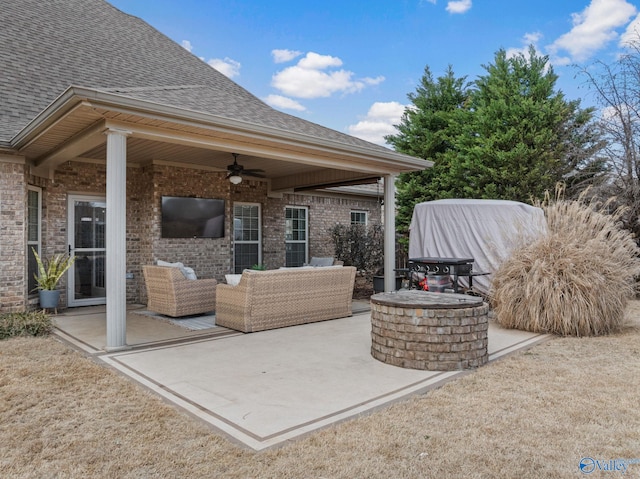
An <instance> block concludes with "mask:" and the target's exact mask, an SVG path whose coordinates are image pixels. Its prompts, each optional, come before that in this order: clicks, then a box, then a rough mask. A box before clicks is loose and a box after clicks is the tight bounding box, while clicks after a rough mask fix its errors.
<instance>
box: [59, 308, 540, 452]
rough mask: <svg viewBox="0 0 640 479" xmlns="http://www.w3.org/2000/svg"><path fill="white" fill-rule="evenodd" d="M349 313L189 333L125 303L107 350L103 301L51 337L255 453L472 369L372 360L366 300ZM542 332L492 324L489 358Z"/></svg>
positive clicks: (62, 323) (71, 313) (65, 318)
mask: <svg viewBox="0 0 640 479" xmlns="http://www.w3.org/2000/svg"><path fill="white" fill-rule="evenodd" d="M353 310H354V315H353V316H352V317H348V318H343V319H338V320H331V321H323V322H320V323H312V324H306V325H302V326H294V327H288V328H281V329H275V330H269V331H263V332H258V333H251V334H242V333H238V332H236V331H232V330H228V329H225V328H221V327H217V326H212V327H209V328H206V329H200V330H196V331H189V330H188V329H185V328H183V327H181V326H177V325H175V324H174V323H171V322H169V321H166V320H163V319H161V318H160V319H159V318H157V317H156V318H154V317H151V316H149V315H148V314H146V311H145V309H144V306H140V305H130V306H129V308H128V312H127V325H128V327H127V342H128V344H129V345H130V347H131V349H129V350H126V351H112V352H105V350H104V349H103V348H104V344H105V341H106V313H105V309H104V307H90V308H76V309H73V310H67V311H65V312H63V313H62V314H59V315H58V316H56V317H55V324H56V330H55V334H56V335H57V336H58V337H60V338H61V339H62V340H64V341H66V342H68V343H69V344H71V345H73V346H74V347H76V348H78V349H80V350H81V351H83V352H85V353H86V354H88V355H91V356H92V357H94V358H95V359H96V360H98V361H101V362H103V363H105V364H106V365H109V366H111V367H113V368H115V369H116V370H118V371H119V372H120V373H121V374H123V375H125V376H128V377H130V378H131V379H132V380H134V381H136V382H137V383H139V384H140V385H142V386H143V387H145V388H148V389H149V390H150V391H153V392H154V393H155V394H157V395H159V396H161V397H162V398H164V399H165V400H167V401H169V402H170V403H172V404H174V405H175V406H176V407H179V408H181V409H183V410H184V411H186V412H187V413H189V414H191V415H193V416H194V417H197V418H198V419H200V420H202V421H204V422H206V423H207V424H209V425H210V426H211V427H212V428H213V429H214V430H216V431H218V432H220V433H223V434H225V435H226V436H227V437H228V438H230V439H231V440H233V441H236V442H238V443H240V444H243V445H245V446H247V447H249V448H251V449H254V450H262V449H266V448H270V447H276V446H278V445H280V444H282V443H285V442H287V441H290V440H294V439H295V438H297V437H300V436H302V435H305V434H308V433H311V432H313V431H315V430H318V429H320V428H323V427H327V426H329V425H331V424H333V423H336V422H338V421H343V420H347V419H350V418H353V417H356V416H358V415H361V414H366V413H368V412H370V411H372V410H375V409H377V408H380V407H384V406H385V405H387V404H389V403H391V402H394V401H398V400H401V399H403V398H406V397H407V396H410V395H412V394H421V393H424V392H426V391H428V390H430V389H432V388H435V387H438V386H440V385H442V384H443V383H445V382H446V381H449V380H452V379H455V378H456V377H458V376H460V375H463V374H469V373H470V372H469V371H452V372H439V371H418V370H412V369H403V368H399V367H395V366H390V365H388V364H384V363H382V362H379V361H377V360H375V359H373V357H372V356H371V353H370V348H371V338H370V334H371V318H370V312H369V310H368V303H367V302H357V303H354V307H353ZM546 338H547V336H545V335H540V334H532V333H527V332H522V331H515V330H505V329H503V328H501V327H499V326H497V325H495V324H493V322H490V325H489V346H488V349H489V360H490V361H494V360H496V359H498V358H500V357H502V356H504V355H506V354H510V353H512V352H515V351H518V350H521V349H525V348H528V347H531V346H532V345H533V344H535V343H537V342H539V341H543V340H545V339H546ZM471 373H472V372H471Z"/></svg>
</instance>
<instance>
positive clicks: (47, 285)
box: [31, 248, 75, 309]
mask: <svg viewBox="0 0 640 479" xmlns="http://www.w3.org/2000/svg"><path fill="white" fill-rule="evenodd" d="M31 250H32V251H33V255H34V256H35V258H36V263H37V265H38V274H36V275H34V276H35V279H36V283H37V285H38V286H36V288H35V289H36V290H38V294H39V295H40V307H41V308H43V309H47V308H53V309H56V308H57V307H58V302H59V301H60V291H58V290H56V286H57V285H58V281H60V278H62V275H63V274H64V273H66V272H67V270H68V269H69V268H70V267H71V265H72V264H73V262H74V261H75V257H71V256H67V255H65V254H61V253H58V254H55V255H53V256H52V257H51V258H49V259H45V260H44V261H43V260H42V259H40V255H38V252H37V251H36V250H35V248H31Z"/></svg>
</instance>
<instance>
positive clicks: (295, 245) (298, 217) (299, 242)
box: [284, 206, 309, 266]
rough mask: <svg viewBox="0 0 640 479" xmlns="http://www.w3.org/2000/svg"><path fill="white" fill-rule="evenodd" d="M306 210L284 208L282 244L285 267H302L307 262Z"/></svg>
mask: <svg viewBox="0 0 640 479" xmlns="http://www.w3.org/2000/svg"><path fill="white" fill-rule="evenodd" d="M308 236H309V235H308V222H307V208H300V207H293V206H287V207H286V208H285V222H284V243H285V251H286V266H302V265H303V264H304V263H306V262H307V250H308V248H307V238H308Z"/></svg>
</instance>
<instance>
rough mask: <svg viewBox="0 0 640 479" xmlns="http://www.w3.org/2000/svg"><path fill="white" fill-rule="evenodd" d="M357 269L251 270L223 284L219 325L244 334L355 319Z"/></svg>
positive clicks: (219, 292) (218, 294) (219, 294)
mask: <svg viewBox="0 0 640 479" xmlns="http://www.w3.org/2000/svg"><path fill="white" fill-rule="evenodd" d="M355 276H356V268H354V267H353V266H347V267H342V266H338V267H336V266H331V267H324V268H289V269H277V270H271V271H252V270H246V271H244V272H243V273H242V277H241V279H240V282H239V283H238V284H237V285H236V286H231V285H228V284H219V285H218V287H217V291H216V324H217V325H219V326H225V327H227V328H231V329H235V330H238V331H242V332H245V333H249V332H253V331H263V330H265V329H273V328H282V327H285V326H294V325H297V324H304V323H311V322H315V321H324V320H326V319H336V318H344V317H346V316H351V299H352V295H353V284H354V281H355Z"/></svg>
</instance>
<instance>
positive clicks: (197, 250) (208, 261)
mask: <svg viewBox="0 0 640 479" xmlns="http://www.w3.org/2000/svg"><path fill="white" fill-rule="evenodd" d="M26 170H27V168H26V167H25V165H22V164H19V163H9V162H7V163H4V162H0V172H1V176H0V219H1V221H2V222H1V223H0V231H1V233H2V242H1V243H0V265H1V266H2V267H1V268H0V298H1V303H0V312H7V311H19V310H24V309H25V308H28V307H36V306H37V296H35V295H31V296H29V294H28V292H27V291H26V289H27V283H26V258H25V251H26V185H27V183H28V184H31V185H36V186H39V187H41V188H42V254H43V256H49V255H52V254H55V253H60V252H66V251H67V249H68V244H69V241H68V237H67V235H68V230H67V221H68V220H67V201H68V195H69V194H78V195H92V196H93V195H95V196H105V195H106V166H105V165H104V164H102V163H89V162H78V161H70V162H66V163H63V164H62V165H60V166H59V168H58V169H57V170H56V172H55V175H54V178H53V180H50V179H43V178H40V177H36V176H29V175H27V174H26V173H25V171H26ZM162 196H196V197H202V198H221V199H224V200H225V201H226V211H225V215H226V222H225V223H226V224H225V237H224V238H216V239H210V238H193V239H192V238H188V239H176V238H161V228H160V219H161V198H162ZM234 202H246V203H259V204H260V205H261V208H262V231H263V242H262V248H263V263H264V264H266V265H267V267H269V268H277V267H280V266H283V265H284V264H285V253H284V223H285V218H284V211H285V207H287V206H306V207H308V209H309V256H333V254H334V251H333V244H332V241H331V238H330V234H329V230H330V229H331V227H332V226H334V225H335V224H336V223H343V224H349V222H350V212H351V210H360V211H367V212H368V213H369V221H370V223H371V224H374V223H379V222H380V204H379V202H378V201H377V200H376V199H374V198H371V199H368V198H362V199H360V198H357V197H351V198H345V197H340V196H339V195H337V194H335V193H334V194H331V195H328V196H313V195H311V194H306V193H305V194H284V195H282V197H278V198H273V197H270V196H269V195H268V183H267V182H265V181H258V180H253V179H248V178H245V179H244V180H243V181H242V183H240V184H239V185H232V184H231V183H229V182H228V181H227V180H226V179H225V173H224V172H219V171H210V170H207V169H191V168H183V167H176V166H168V165H159V164H152V165H147V166H141V167H128V168H127V272H129V273H133V279H129V280H126V281H127V301H128V302H131V303H146V292H145V288H144V282H143V277H142V265H144V264H151V263H154V262H155V261H157V260H159V259H160V260H165V261H171V262H175V261H180V262H182V263H184V264H185V265H188V266H190V267H192V268H194V270H195V272H196V274H197V275H198V277H201V278H216V279H218V280H219V281H222V280H223V279H224V275H225V274H227V273H230V272H232V269H233V242H232V234H231V233H232V231H231V228H232V221H231V218H232V215H233V204H234ZM60 287H61V288H63V289H64V288H66V277H65V278H63V279H62V280H61V282H60ZM65 305H66V297H65V294H63V295H61V307H64V306H65Z"/></svg>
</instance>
